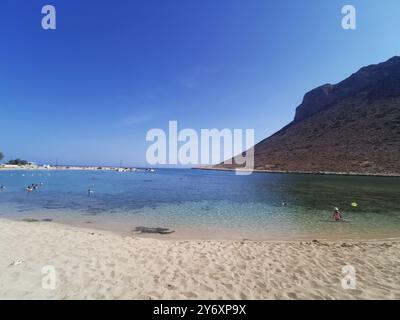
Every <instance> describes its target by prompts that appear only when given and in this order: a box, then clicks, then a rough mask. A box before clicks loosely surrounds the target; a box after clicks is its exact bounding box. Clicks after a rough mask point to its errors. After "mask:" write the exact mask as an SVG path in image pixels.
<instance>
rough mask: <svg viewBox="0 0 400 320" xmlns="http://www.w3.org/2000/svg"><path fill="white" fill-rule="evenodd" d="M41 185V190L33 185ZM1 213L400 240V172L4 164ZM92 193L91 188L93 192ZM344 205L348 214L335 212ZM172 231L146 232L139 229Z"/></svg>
mask: <svg viewBox="0 0 400 320" xmlns="http://www.w3.org/2000/svg"><path fill="white" fill-rule="evenodd" d="M32 183H34V184H38V185H39V188H38V189H37V190H34V191H32V192H27V191H26V188H27V186H28V185H31V184H32ZM0 186H4V188H3V189H0V218H2V219H12V220H25V221H31V222H25V223H49V224H51V223H62V224H67V225H71V226H77V227H81V228H87V229H100V230H107V231H110V232H118V233H121V234H124V235H127V236H131V235H132V236H143V237H156V238H163V239H167V240H168V239H182V240H184V239H219V240H243V239H248V240H288V241H290V240H302V239H304V240H313V239H322V240H338V239H343V240H345V239H346V240H349V239H354V240H359V239H365V240H374V239H394V238H399V237H400V178H398V177H365V176H337V175H307V174H284V173H253V174H251V175H246V176H243V175H235V174H234V172H230V171H211V170H195V169H156V170H155V171H154V172H150V171H145V170H143V171H137V172H116V171H100V170H96V171H90V170H82V171H79V170H70V171H69V170H59V171H57V170H31V171H0ZM89 189H90V190H91V191H92V192H88V190H89ZM334 207H338V208H339V209H340V211H341V212H342V214H343V218H344V221H342V222H336V221H333V219H332V214H333V209H334ZM138 227H139V229H140V228H141V227H145V228H150V229H146V230H153V231H154V230H160V229H152V228H163V230H164V229H165V230H167V232H166V233H167V234H159V233H138V232H137V230H138V229H137V228H138Z"/></svg>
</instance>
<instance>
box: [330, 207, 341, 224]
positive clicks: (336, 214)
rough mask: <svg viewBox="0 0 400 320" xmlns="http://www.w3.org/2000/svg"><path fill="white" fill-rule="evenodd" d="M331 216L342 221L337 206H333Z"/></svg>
mask: <svg viewBox="0 0 400 320" xmlns="http://www.w3.org/2000/svg"><path fill="white" fill-rule="evenodd" d="M332 218H333V219H334V220H335V221H343V216H342V213H341V212H340V211H339V208H338V207H335V208H334V211H333V215H332Z"/></svg>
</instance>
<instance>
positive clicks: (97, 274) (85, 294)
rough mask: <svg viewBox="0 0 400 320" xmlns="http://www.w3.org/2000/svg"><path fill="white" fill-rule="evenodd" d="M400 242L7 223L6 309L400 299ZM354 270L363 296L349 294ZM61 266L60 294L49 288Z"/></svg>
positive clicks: (0, 241)
mask: <svg viewBox="0 0 400 320" xmlns="http://www.w3.org/2000/svg"><path fill="white" fill-rule="evenodd" d="M399 249H400V241H399V240H398V241H388V240H387V241H378V242H370V241H368V242H363V241H356V242H345V241H340V242H324V241H312V242H305V241H302V242H298V241H287V242H283V241H246V240H242V241H239V240H238V241H229V240H226V241H215V240H171V241H163V240H157V239H148V238H140V237H134V236H133V237H126V236H121V235H117V234H114V233H112V232H109V231H99V230H95V229H90V228H77V227H71V226H65V225H62V224H57V223H52V222H50V223H48V222H39V223H29V222H20V221H11V220H6V219H3V218H1V219H0V251H1V252H2V254H1V255H0V283H1V284H2V285H1V286H0V298H2V299H12V298H18V299H400V273H399V272H398V271H399V269H398V268H399V267H398V266H399V265H400V250H399ZM349 264H350V265H352V266H354V268H355V269H356V272H357V277H358V278H357V280H358V281H357V287H356V288H355V289H352V290H345V289H343V288H342V286H341V278H342V277H343V275H342V268H343V267H344V266H345V265H349ZM49 265H50V266H53V267H54V269H55V271H56V275H57V282H56V283H57V286H56V288H55V290H46V289H43V288H42V287H41V281H42V277H43V274H42V273H41V270H42V268H43V266H49Z"/></svg>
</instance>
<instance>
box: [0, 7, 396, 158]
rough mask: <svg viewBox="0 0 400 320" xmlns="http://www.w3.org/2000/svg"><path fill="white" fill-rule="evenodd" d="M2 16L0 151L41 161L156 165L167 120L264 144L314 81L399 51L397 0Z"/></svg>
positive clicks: (36, 10)
mask: <svg viewBox="0 0 400 320" xmlns="http://www.w3.org/2000/svg"><path fill="white" fill-rule="evenodd" d="M45 4H52V5H54V6H55V7H56V10H57V29H56V30H50V31H45V30H43V29H42V28H41V19H42V14H41V8H42V6H43V5H45ZM345 4H352V5H354V6H355V7H356V9H357V30H343V29H342V28H341V18H342V14H341V8H342V6H343V5H345ZM0 15H1V17H0V41H1V50H0V112H1V117H0V135H1V138H0V150H1V151H3V153H4V154H5V155H6V156H7V158H9V157H14V158H16V157H20V158H24V159H28V160H32V161H37V162H39V163H55V161H56V159H57V158H58V161H59V163H64V164H95V165H97V164H99V165H100V164H104V165H106V164H108V165H118V164H119V161H120V160H123V163H124V164H125V165H146V162H145V151H146V148H147V146H148V145H149V144H148V143H146V141H145V135H146V132H147V131H148V130H149V129H151V128H158V127H159V128H167V126H168V121H169V120H177V121H178V126H179V128H180V129H183V128H186V127H189V128H194V129H200V128H218V129H223V128H231V129H234V128H243V129H245V128H254V129H255V134H256V141H259V140H261V139H263V138H265V137H266V136H268V135H270V134H272V133H273V132H275V131H276V130H278V129H280V128H281V127H282V126H284V125H285V124H287V123H288V122H290V121H291V120H292V119H293V116H294V111H295V107H296V106H297V105H299V104H300V103H301V100H302V98H303V95H304V93H306V92H307V91H309V90H310V89H312V88H314V87H316V86H319V85H322V84H324V83H328V82H329V83H336V82H338V81H340V80H342V79H344V78H345V77H347V76H349V75H350V74H351V73H353V72H355V71H357V70H358V69H359V68H360V67H362V66H364V65H368V64H372V63H378V62H382V61H385V60H387V59H388V58H390V57H392V56H394V55H399V52H400V45H399V44H400V42H399V30H400V19H399V17H400V2H399V1H398V0H382V1H376V0H362V1H356V0H350V1H338V0H330V1H320V0H304V1H298V0H291V1H290V0H280V1H266V0H246V1H243V0H168V1H165V0H125V1H123V0H113V1H111V0H104V1H94V0H93V1H89V0H88V1H78V0H63V1H60V0H47V1H35V0H5V1H4V0H3V1H2V10H1V13H0Z"/></svg>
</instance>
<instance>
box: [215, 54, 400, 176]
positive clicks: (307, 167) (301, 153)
mask: <svg viewBox="0 0 400 320" xmlns="http://www.w3.org/2000/svg"><path fill="white" fill-rule="evenodd" d="M254 155H255V169H256V170H266V171H289V172H335V173H355V174H400V57H393V58H391V59H389V60H388V61H386V62H383V63H380V64H377V65H370V66H367V67H364V68H362V69H360V70H359V71H358V72H356V73H354V74H353V75H351V76H350V77H349V78H347V79H345V80H343V81H342V82H340V83H338V84H335V85H332V84H325V85H323V86H320V87H318V88H316V89H313V90H311V91H310V92H308V93H306V95H305V96H304V99H303V102H302V103H301V104H300V105H299V106H298V107H297V109H296V114H295V117H294V120H293V121H292V122H291V123H289V124H288V125H287V126H285V127H284V128H282V129H281V130H279V131H278V132H276V133H275V134H273V135H272V136H270V137H269V138H266V139H264V140H263V141H261V142H259V143H258V144H257V145H256V146H255V148H254ZM234 167H235V166H232V165H226V164H224V163H222V164H220V165H218V166H216V168H221V169H222V168H224V169H230V168H234Z"/></svg>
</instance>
